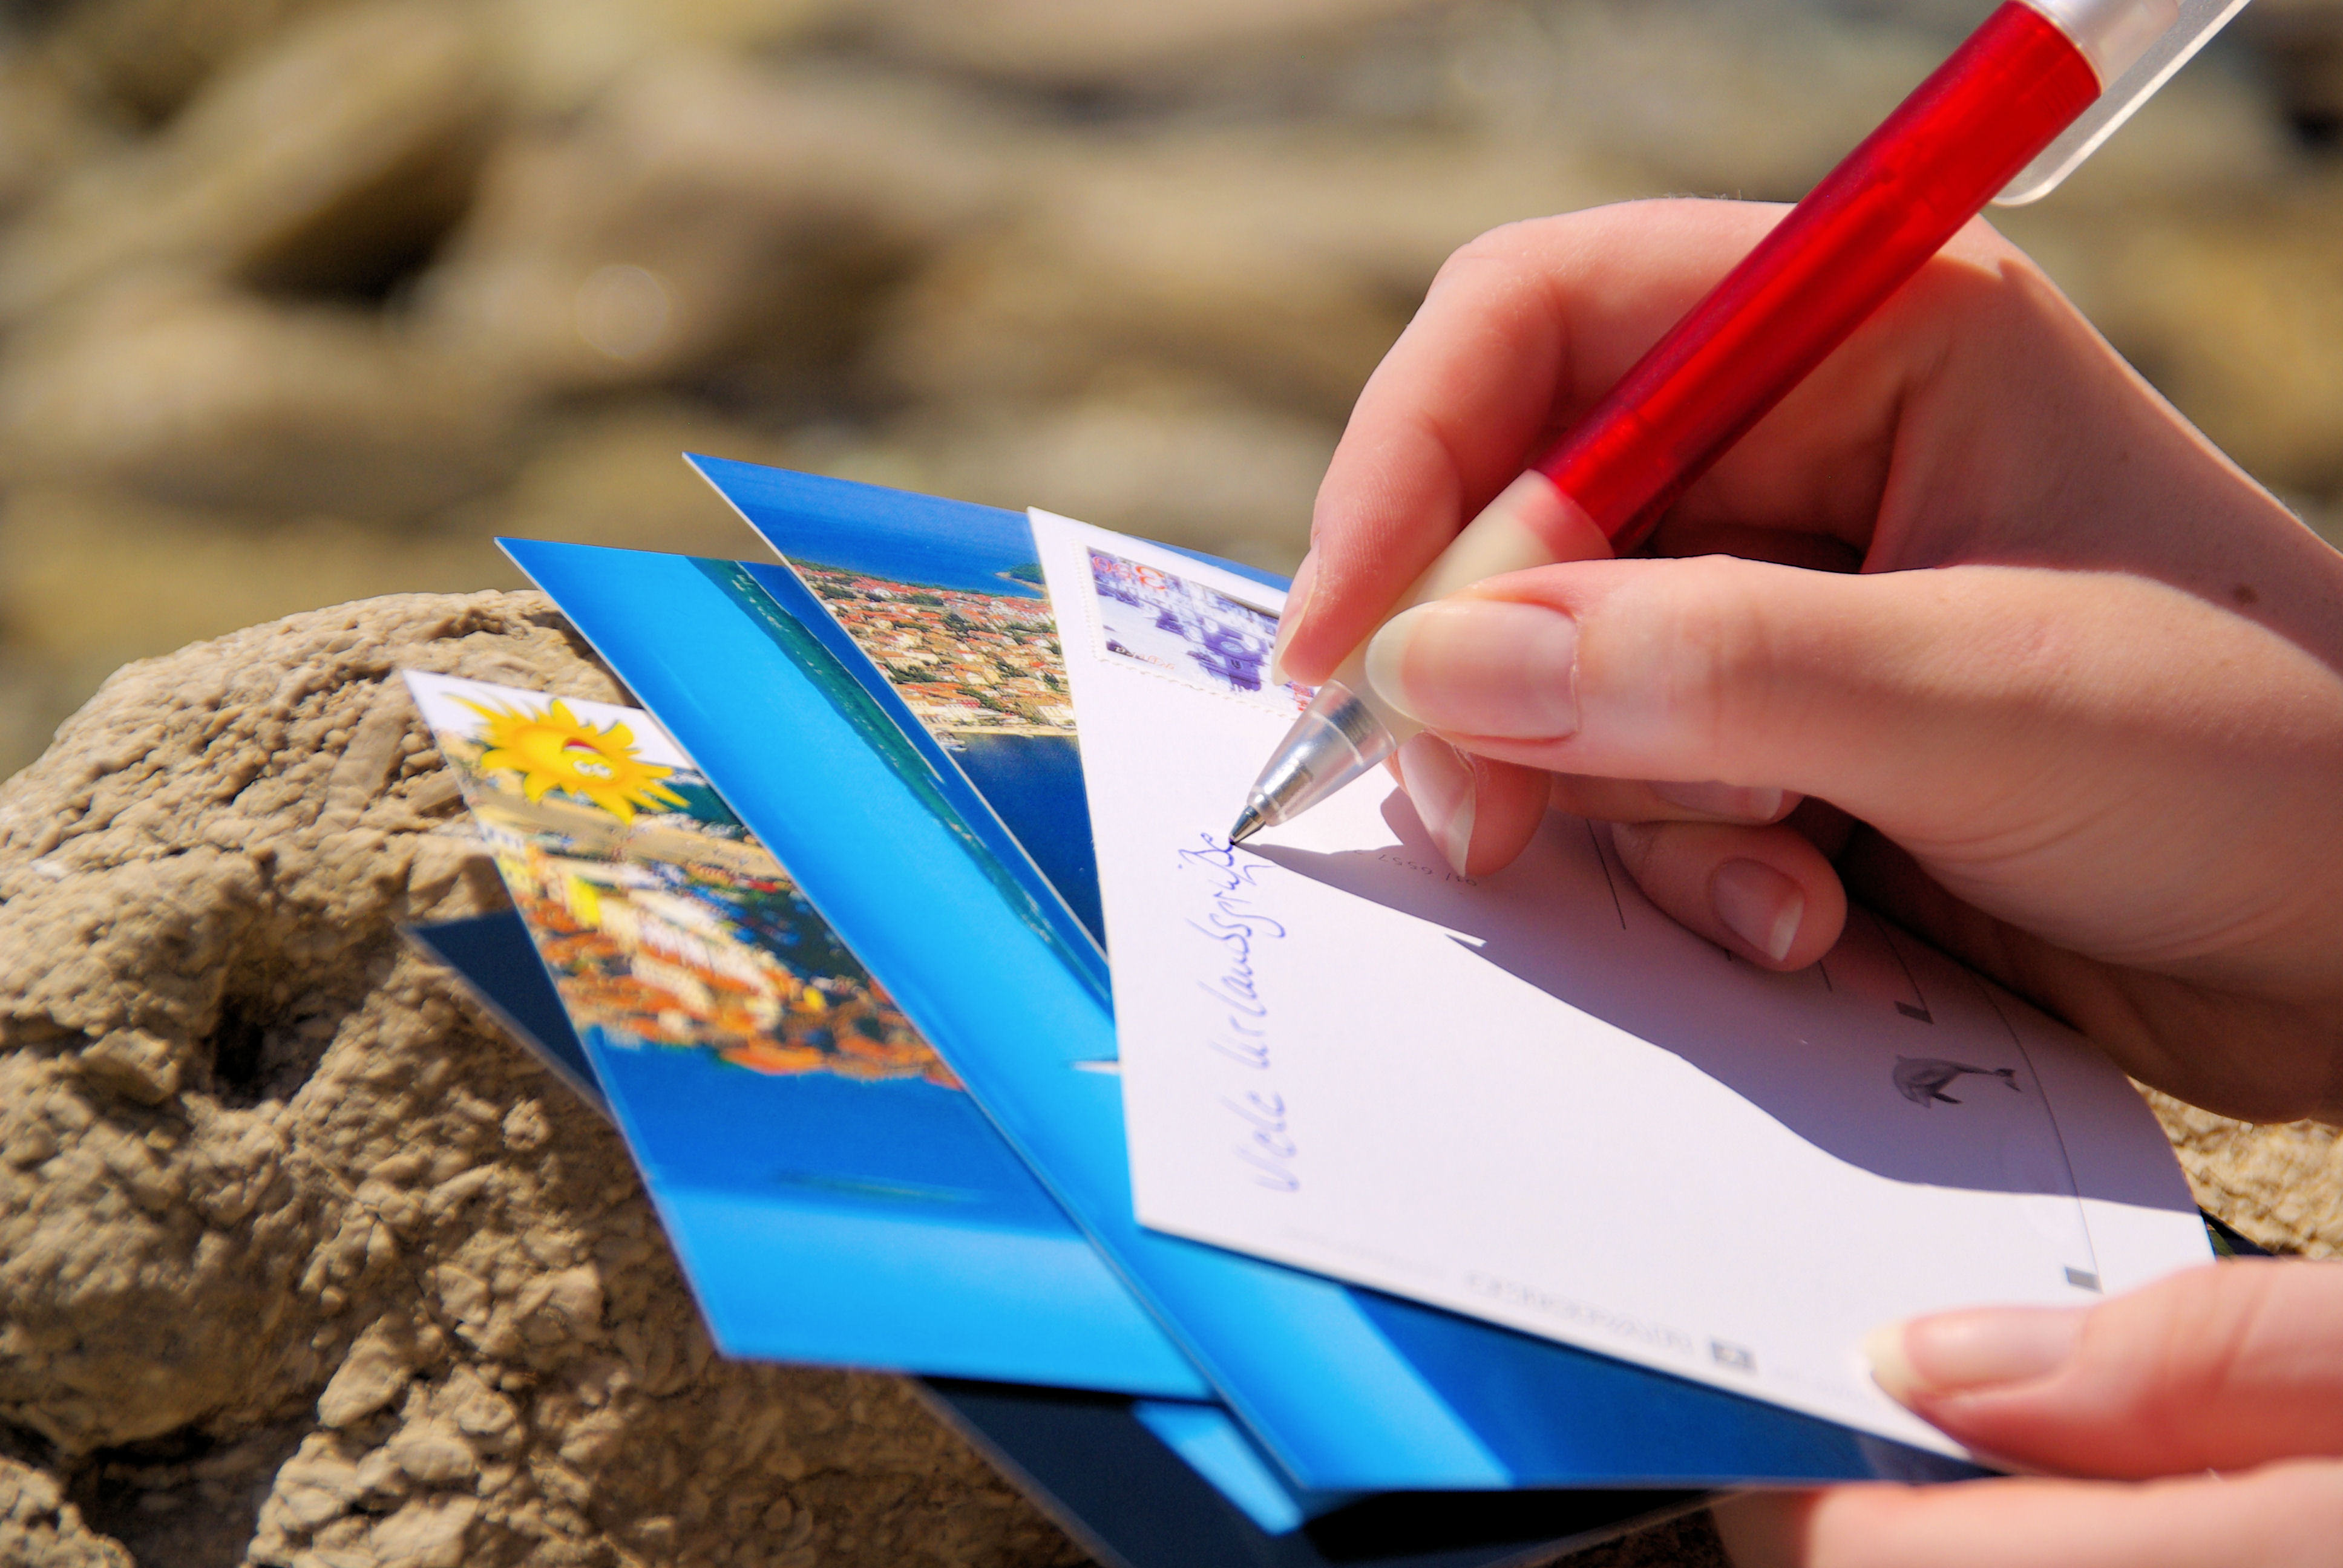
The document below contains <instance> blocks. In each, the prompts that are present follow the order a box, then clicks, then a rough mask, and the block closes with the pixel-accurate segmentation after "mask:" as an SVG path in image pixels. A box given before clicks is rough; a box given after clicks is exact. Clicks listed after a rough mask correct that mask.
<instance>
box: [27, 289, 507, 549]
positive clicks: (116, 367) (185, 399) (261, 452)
mask: <svg viewBox="0 0 2343 1568" xmlns="http://www.w3.org/2000/svg"><path fill="white" fill-rule="evenodd" d="M513 394H514V389H513V388H510V387H507V386H506V385H504V384H502V383H500V382H499V381H498V380H497V379H495V378H494V377H492V376H490V375H489V374H488V372H487V371H486V370H485V369H484V368H483V367H481V366H480V365H479V364H478V363H477V362H475V361H474V360H472V359H470V358H469V357H464V356H461V355H455V354H449V353H447V352H444V351H442V350H440V349H439V348H438V347H435V346H433V345H429V344H426V343H422V342H418V341H417V340H416V339H415V338H414V337H412V336H411V335H409V334H407V333H404V332H402V331H401V330H399V328H398V327H396V326H395V325H392V324H388V323H385V322H383V321H381V320H378V319H376V318H374V317H368V316H366V315H363V314H361V313H358V312H357V311H353V310H349V309H347V308H345V307H335V306H329V305H323V304H315V303H309V304H300V305H290V306H288V305H284V304H279V303H276V302H272V301H269V300H266V299H263V298H261V297H256V296H254V295H251V294H249V293H246V292H243V291H240V290H235V289H231V288H228V287H227V286H224V285H220V284H216V283H207V282H204V281H202V280H200V279H199V278H196V277H195V276H192V275H189V274H184V273H163V274H153V273H142V274H136V275H128V276H117V277H116V278H115V279H114V280H113V281H112V282H110V283H108V284H106V285H105V286H100V287H95V288H93V289H92V290H91V291H90V292H88V293H87V294H85V295H83V296H81V297H77V298H76V299H75V300H74V301H73V302H72V303H71V304H70V305H68V306H65V307H60V308H59V309H58V310H56V311H55V312H54V313H52V314H51V315H49V316H48V317H45V319H43V320H42V321H41V322H40V323H39V324H38V326H36V327H28V328H26V329H25V330H23V331H21V332H19V333H18V334H16V335H15V337H14V338H13V339H12V340H11V342H10V343H9V345H8V350H7V352H6V354H5V357H0V475H5V477H7V478H9V479H11V480H14V481H15V482H17V483H19V484H22V483H25V482H27V481H31V482H43V481H55V480H68V481H71V482H74V483H75V484H78V485H82V486H89V485H93V484H95V485H101V486H110V487H119V488H121V489H124V490H127V491H131V492H133V493H136V494H138V495H141V496H143V497H146V498H151V499H154V500H157V501H162V502H165V503H166V504H176V505H181V506H196V507H219V508H234V509H239V510H244V511H247V512H253V513H258V514H263V515H268V516H275V517H285V516H288V515H289V516H300V515H303V514H310V515H316V514H320V513H322V514H325V515H327V516H335V517H343V518H371V519H376V520H383V519H394V520H395V519H401V518H412V517H413V516H415V515H416V514H417V513H419V512H423V511H427V510H428V509H430V508H434V507H437V506H443V505H445V504H447V503H448V502H450V501H453V500H456V499H458V498H462V497H464V496H467V495H469V494H472V493H474V492H477V491H478V490H480V489H482V488H484V487H487V486H488V484H489V483H490V482H491V481H492V480H494V479H496V478H498V477H501V474H502V471H503V470H504V469H505V468H506V467H507V466H508V463H509V461H510V458H509V457H508V451H509V447H510V441H511V436H512V432H513V427H514V424H515V422H516V417H517V414H518V407H517V405H516V401H515V397H514V395H513Z"/></svg>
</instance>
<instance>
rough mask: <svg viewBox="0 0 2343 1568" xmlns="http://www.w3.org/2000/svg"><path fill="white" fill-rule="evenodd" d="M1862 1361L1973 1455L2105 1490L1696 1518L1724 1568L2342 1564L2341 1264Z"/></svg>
mask: <svg viewBox="0 0 2343 1568" xmlns="http://www.w3.org/2000/svg"><path fill="white" fill-rule="evenodd" d="M1878 1359H1879V1362H1880V1382H1881V1383H1882V1384H1883V1385H1885V1387H1886V1388H1887V1389H1888V1392H1891V1393H1894V1394H1896V1396H1897V1397H1898V1398H1899V1399H1901V1400H1903V1402H1905V1403H1906V1404H1908V1405H1910V1406H1911V1407H1912V1409H1913V1410H1915V1411H1916V1412H1918V1413H1920V1414H1921V1415H1924V1416H1926V1417H1927V1418H1928V1419H1929V1420H1930V1421H1932V1422H1936V1424H1937V1425H1938V1426H1940V1427H1942V1428H1944V1429H1945V1431H1946V1432H1949V1433H1951V1434H1952V1435H1953V1436H1954V1437H1956V1438H1957V1439H1959V1440H1960V1441H1961V1442H1965V1443H1967V1444H1968V1445H1969V1446H1970V1447H1972V1448H1973V1449H1975V1450H1976V1451H1978V1452H1986V1453H1991V1454H1994V1455H1996V1456H1998V1457H1999V1458H2001V1459H2003V1460H2004V1461H2006V1462H2009V1463H2010V1464H2012V1465H2014V1466H2016V1467H2018V1468H2022V1469H2026V1470H2034V1471H2040V1472H2046V1473H2050V1474H2054V1475H2068V1476H2075V1475H2087V1476H2097V1477H2105V1478H2107V1479H2104V1480H2097V1481H2089V1482H2083V1481H2072V1480H2063V1481H2062V1480H2048V1479H2026V1480H2009V1481H1986V1482H1976V1483H1969V1484H1964V1485H1959V1486H1936V1487H1924V1488H1909V1487H1900V1486H1845V1487H1837V1488H1834V1489H1833V1490H1831V1491H1828V1492H1807V1493H1755V1494H1752V1495H1749V1496H1746V1497H1744V1498H1741V1499H1739V1500H1737V1501H1735V1502H1732V1503H1725V1504H1722V1505H1720V1506H1719V1507H1718V1508H1717V1510H1716V1521H1717V1527H1718V1530H1719V1532H1720V1533H1722V1535H1723V1536H1724V1538H1725V1546H1726V1549H1727V1551H1728V1552H1730V1553H1731V1554H1732V1556H1733V1559H1734V1561H1735V1563H1739V1564H1740V1565H1741V1568H1981V1565H1982V1568H2230V1565H2231V1564H2239V1563H2250V1564H2252V1565H2253V1568H2313V1565H2321V1568H2323V1565H2325V1564H2330V1563H2334V1562H2336V1561H2337V1559H2338V1555H2343V1263H2311V1262H2299V1261H2289V1262H2276V1261H2272V1262H2249V1263H2222V1264H2217V1265H2213V1266H2210V1267H2207V1268H2203V1269H2197V1270H2192V1271H2189V1272H2187V1273H2185V1274H2179V1275H2176V1276H2174V1277H2173V1278H2171V1279H2169V1280H2167V1281H2165V1282H2162V1283H2161V1284H2157V1285H2152V1286H2150V1287H2148V1288H2147V1290H2144V1291H2140V1292H2135V1293H2134V1294H2132V1295H2129V1296H2119V1297H2117V1298H2116V1299H2114V1300H2112V1301H2110V1302H2107V1303H2106V1304H2105V1305H2103V1306H2098V1307H2090V1308H2076V1309H2068V1310H2058V1309H2052V1308H2020V1309H2010V1310H2004V1311H1990V1312H1951V1313H1946V1314H1945V1315H1944V1316H1941V1317H1936V1318H1922V1319H1918V1320H1916V1321H1915V1322H1911V1323H1908V1324H1906V1325H1904V1326H1903V1327H1902V1328H1901V1329H1900V1330H1898V1331H1893V1332H1891V1336H1890V1337H1889V1339H1888V1342H1887V1343H1886V1344H1885V1345H1884V1346H1883V1347H1882V1348H1881V1351H1880V1352H1879V1353H1878ZM2157 1478H2163V1479H2157Z"/></svg>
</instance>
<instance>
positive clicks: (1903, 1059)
mask: <svg viewBox="0 0 2343 1568" xmlns="http://www.w3.org/2000/svg"><path fill="white" fill-rule="evenodd" d="M1971 1074H1975V1075H1976V1077H1979V1078H1998V1079H1999V1080H2001V1081H2002V1082H2003V1084H2005V1085H2006V1087H2007V1088H2008V1090H2009V1091H2010V1092H2011V1093H2013V1094H2022V1093H2024V1092H2025V1091H2023V1090H2021V1089H2019V1088H2018V1087H2017V1069H2016V1068H2014V1067H1970V1066H1968V1065H1966V1063H1963V1062H1958V1061H1946V1060H1943V1059H1942V1058H1941V1057H1934V1056H1899V1057H1897V1058H1896V1092H1897V1093H1898V1094H1901V1095H1902V1096H1903V1097H1904V1098H1905V1099H1906V1100H1908V1101H1911V1102H1912V1103H1913V1104H1915V1105H1930V1104H1934V1103H1935V1102H1936V1101H1940V1100H1941V1101H1944V1102H1945V1103H1946V1105H1958V1104H1959V1103H1960V1101H1958V1100H1956V1099H1955V1098H1953V1097H1952V1096H1951V1095H1949V1094H1946V1092H1945V1089H1946V1085H1948V1084H1950V1083H1951V1082H1952V1081H1954V1080H1956V1079H1958V1078H1965V1077H1967V1076H1969V1075H1971Z"/></svg>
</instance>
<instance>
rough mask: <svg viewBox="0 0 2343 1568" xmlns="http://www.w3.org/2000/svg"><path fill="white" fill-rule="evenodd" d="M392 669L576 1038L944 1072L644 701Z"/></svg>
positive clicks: (861, 1069)
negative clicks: (625, 703) (609, 701)
mask: <svg viewBox="0 0 2343 1568" xmlns="http://www.w3.org/2000/svg"><path fill="white" fill-rule="evenodd" d="M407 679H408V684H409V686H410V688H411V689H413V690H414V691H415V694H416V697H417V702H418V704H419V705H421V706H422V707H423V709H424V711H425V714H426V716H427V718H428V719H430V720H431V721H432V728H433V730H434V732H435V736H436V739H437V743H438V747H439V750H440V753H441V755H442V756H443V757H444V758H445V759H447V765H448V767H449V768H450V769H452V770H453V771H454V772H455V774H456V776H457V778H458V781H459V783H460V784H461V786H462V789H463V791H464V796H465V799H466V800H467V802H468V804H469V805H470V807H471V809H472V815H473V819H474V821H475V823H476V824H477V825H478V829H479V832H480V836H481V838H482V839H483V840H484V841H485V842H486V844H487V846H488V849H489V851H490V853H491V854H492V855H493V856H494V858H495V859H496V863H497V868H498V870H499V871H500V872H501V873H502V874H503V877H504V880H505V885H506V887H507V888H508V890H510V892H511V894H512V899H513V902H514V904H515V905H516V906H517V907H518V910H519V911H520V914H521V916H522V918H523V920H525V921H526V922H527V924H528V929H529V934H530V936H531V937H532V939H533V940H535V941H536V943H537V947H538V952H539V953H540V954H541V955H542V956H543V958H544V960H545V961H546V966H547V968H548V970H550V971H551V972H552V975H553V980H554V983H555V986H556V988H557V989H558V990H559V992H560V995H561V1000H562V1003H563V1005H564V1007H565V1008H566V1009H567V1010H568V1012H569V1015H570V1018H571V1020H573V1022H575V1023H576V1025H577V1026H578V1032H579V1033H580V1034H581V1035H588V1036H598V1038H599V1040H600V1042H601V1043H602V1044H603V1045H604V1046H605V1047H609V1048H616V1049H619V1050H650V1049H658V1050H687V1051H696V1052H705V1053H707V1054H708V1055H710V1056H712V1057H714V1058H715V1059H717V1060H720V1061H723V1062H726V1063H729V1064H730V1065H732V1066H734V1067H739V1068H742V1069H745V1070H749V1071H752V1072H756V1073H759V1074H764V1075H768V1076H796V1075H800V1074H815V1073H820V1074H829V1075H831V1076H834V1077H838V1078H843V1079H849V1080H854V1081H865V1082H881V1081H895V1080H905V1079H912V1080H922V1081H927V1082H930V1083H933V1084H937V1085H939V1086H941V1087H944V1088H952V1089H956V1088H958V1087H959V1083H958V1081H957V1080H956V1079H954V1078H953V1076H952V1074H951V1072H950V1069H948V1068H947V1067H946V1066H945V1065H944V1063H943V1061H942V1060H941V1059H940V1057H938V1056H937V1054H936V1052H935V1051H934V1050H933V1049H932V1048H930V1046H929V1044H928V1043H927V1041H926V1040H923V1039H921V1038H920V1034H919V1032H918V1031H917V1030H915V1029H913V1028H912V1026H911V1023H910V1020H908V1019H907V1018H905V1017H904V1016H903V1013H902V1011H901V1010H900V1009H899V1008H898V1007H897V1006H896V1005H895V1003H894V1002H893V1000H891V999H890V998H889V997H888V995H887V993H886V992H885V990H882V989H881V988H880V986H879V984H878V983H877V982H876V981H875V980H872V978H871V977H870V972H869V971H868V970H865V969H864V968H863V967H862V965H861V963H860V961H859V960H856V958H855V957H854V955H853V954H852V953H851V952H850V951H849V950H847V949H846V947H845V946H844V945H843V944H842V943H841V942H840V940H838V937H837V934H836V933H835V932H834V931H833V930H831V929H830V925H829V923H828V922H827V921H825V920H823V919H822V918H821V916H820V914H818V913H817V912H816V911H815V910H813V908H812V907H811V906H810V905H809V904H808V903H807V902H806V900H805V899H804V897H803V896H802V895H801V894H800V893H799V891H798V890H797V887H796V885H795V884H794V883H793V882H792V881H791V880H790V879H789V874H788V873H787V872H786V871H785V870H784V869H782V868H781V866H780V864H779V861H777V860H776V859H774V858H773V857H772V855H771V854H770V853H769V852H768V851H767V850H766V849H765V848H764V847H763V846H762V845H761V844H759V842H758V841H757V839H755V838H754V837H753V836H751V835H750V834H749V831H748V829H746V828H745V827H744V826H743V825H742V824H741V822H740V821H739V819H738V818H737V817H735V816H733V814H732V813H731V811H730V809H729V808H727V807H726V806H725V805H724V803H723V802H722V800H720V799H718V798H717V796H716V794H715V792H714V791H713V790H712V789H709V786H708V783H707V780H706V779H704V778H703V777H702V776H701V775H700V774H699V772H698V771H697V770H696V769H693V768H691V766H690V765H689V759H688V758H686V757H685V756H683V754H682V753H681V752H680V751H679V750H678V749H676V748H675V747H674V746H673V744H672V742H670V741H669V740H668V739H667V738H666V737H665V736H664V735H663V734H662V733H660V732H659V729H658V727H657V726H656V725H655V724H654V723H653V722H652V721H651V720H650V719H649V716H648V715H646V714H643V713H641V712H639V710H635V709H621V708H614V707H610V706H608V705H605V704H598V703H588V702H565V701H563V700H561V699H549V698H546V697H543V696H541V695H538V694H537V693H534V692H528V691H522V690H518V689H510V688H505V687H497V686H489V685H486V684H484V683H480V682H477V681H462V680H455V679H452V678H447V677H437V676H425V675H418V674H413V673H410V674H409V676H408V678H407Z"/></svg>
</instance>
